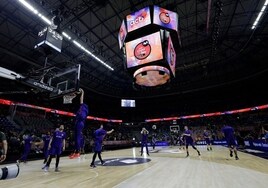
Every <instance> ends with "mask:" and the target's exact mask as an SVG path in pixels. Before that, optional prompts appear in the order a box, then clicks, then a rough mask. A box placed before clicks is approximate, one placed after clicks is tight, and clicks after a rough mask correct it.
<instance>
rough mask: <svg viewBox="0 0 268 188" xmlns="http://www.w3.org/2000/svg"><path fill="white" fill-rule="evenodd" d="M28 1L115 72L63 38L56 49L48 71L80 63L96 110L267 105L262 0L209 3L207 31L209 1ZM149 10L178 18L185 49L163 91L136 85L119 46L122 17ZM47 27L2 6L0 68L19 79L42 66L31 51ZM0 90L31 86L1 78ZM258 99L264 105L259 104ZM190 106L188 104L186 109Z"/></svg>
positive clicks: (10, 5)
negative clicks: (122, 103)
mask: <svg viewBox="0 0 268 188" xmlns="http://www.w3.org/2000/svg"><path fill="white" fill-rule="evenodd" d="M27 2H29V3H31V4H32V5H33V6H34V7H35V8H36V9H38V11H39V12H41V13H42V14H43V15H45V16H46V17H47V18H50V19H51V18H52V17H53V16H55V14H58V15H60V17H61V19H62V21H61V23H60V25H59V29H60V30H62V31H67V32H68V33H69V34H70V35H71V36H72V37H73V38H74V39H76V40H77V41H79V42H80V43H81V44H83V45H84V46H85V47H86V48H87V49H89V50H90V51H92V52H93V54H94V55H96V56H98V57H100V58H101V59H102V60H103V61H104V62H106V63H107V64H108V65H109V66H111V67H112V68H113V70H110V69H108V68H107V67H105V66H103V65H102V64H101V63H99V62H97V61H96V60H94V59H93V58H92V57H91V56H89V55H87V54H85V52H83V51H81V50H80V49H78V48H77V46H75V45H74V44H73V43H71V42H70V41H68V40H66V39H64V41H63V46H62V52H61V53H55V52H53V53H52V54H50V55H49V56H48V63H47V66H56V67H58V68H61V67H62V66H65V67H66V66H70V65H73V64H81V65H82V70H81V81H80V84H81V87H82V88H84V90H85V92H86V93H87V94H88V95H87V97H88V100H91V101H92V100H94V97H92V96H95V98H98V99H99V100H96V101H97V102H96V101H93V102H92V103H96V104H95V106H97V105H100V106H102V105H105V106H106V108H107V109H110V108H111V106H113V105H110V106H109V103H107V101H109V102H111V100H110V99H114V100H120V99H121V98H130V99H136V100H140V106H142V107H143V108H142V109H143V110H144V111H143V112H144V113H143V115H144V116H146V115H147V114H148V115H149V114H150V113H149V112H148V111H150V110H151V111H154V110H155V111H161V110H164V109H166V110H167V111H168V112H169V113H170V112H175V111H185V110H187V109H188V108H189V109H190V108H191V105H193V104H194V103H199V107H200V106H201V107H202V106H203V105H204V106H206V105H208V103H213V104H214V102H215V103H217V101H220V103H221V104H222V105H223V106H224V107H229V106H228V105H227V104H226V103H225V102H226V101H228V102H229V101H230V100H226V99H225V98H226V97H227V98H228V99H230V98H232V101H233V102H238V101H239V100H240V99H241V98H243V99H244V100H243V101H244V102H245V101H246V102H250V101H251V102H252V104H254V105H255V103H260V102H265V100H264V99H263V98H265V97H262V96H265V94H264V93H263V90H264V87H265V85H266V84H265V83H264V80H265V79H267V71H268V64H267V60H266V59H267V56H268V53H267V52H268V51H267V44H268V43H267V34H268V27H267V14H266V12H264V14H263V16H262V18H261V20H260V22H259V24H258V25H257V27H256V29H251V28H252V25H253V23H254V21H255V19H256V17H257V16H258V13H259V11H260V10H261V8H262V6H263V4H264V2H265V0H254V1H252V0H212V4H211V10H210V19H209V27H208V29H207V25H206V22H207V12H208V1H207V0H149V1H145V0H135V1H134V0H128V1H127V0H76V1H71V0H41V1H40V0H29V1H27ZM150 5H158V6H160V7H162V8H166V9H168V10H171V11H175V12H177V13H178V15H179V31H180V37H181V48H179V50H178V53H177V63H176V77H175V78H174V79H172V80H171V82H170V83H168V84H166V85H165V86H163V87H153V88H136V87H134V86H133V78H132V75H130V74H129V73H128V72H127V71H126V69H125V65H124V64H125V58H124V56H123V53H122V51H120V49H119V46H118V38H117V36H118V31H119V28H120V25H121V22H122V19H123V18H125V17H126V16H127V15H128V14H130V13H132V12H134V11H136V10H139V9H141V8H144V7H146V6H150ZM57 11H58V12H57ZM45 26H46V24H45V22H43V21H42V20H41V19H40V18H39V17H38V16H36V15H34V14H33V13H32V12H30V11H29V10H27V9H26V8H25V7H24V6H22V5H21V4H20V3H19V2H18V1H16V0H8V1H2V2H1V4H0V66H1V67H4V68H7V69H10V70H12V71H15V72H17V73H21V74H27V73H29V72H31V71H33V70H38V69H42V68H43V67H44V62H45V56H44V54H42V53H41V52H40V51H38V50H35V49H34V46H35V45H36V42H37V35H38V32H39V31H40V30H42V29H43V28H44V27H45ZM1 89H2V91H10V90H13V91H18V90H23V89H25V90H27V89H29V88H26V87H24V86H20V85H18V84H17V83H16V84H14V83H13V82H10V81H7V80H6V79H1ZM211 96H213V97H212V98H210V97H211ZM215 96H217V97H215ZM219 96H220V97H219ZM253 96H254V99H252V98H253ZM256 96H257V98H261V99H262V100H257V99H256ZM224 97H225V98H224ZM103 98H106V100H103ZM107 99H108V100H107ZM249 99H251V100H249ZM160 101H161V102H160ZM185 101H191V102H190V103H187V104H185ZM200 101H202V102H200ZM208 101H209V102H208ZM211 101H212V102H211ZM213 101H214V102H213ZM114 105H115V104H114ZM171 105H173V106H178V105H180V106H184V107H183V108H182V109H181V108H179V107H176V108H177V109H176V108H175V107H174V108H171V107H169V106H171ZM243 105H244V104H243ZM156 106H159V107H157V108H155V107H156ZM161 106H162V107H163V108H162V107H161ZM164 106H166V107H167V108H164ZM98 108H99V109H98V110H96V111H98V112H101V111H103V108H102V107H98ZM139 110H141V109H139ZM104 111H105V110H104ZM107 113H108V111H107ZM120 113H122V111H120ZM137 116H138V115H137Z"/></svg>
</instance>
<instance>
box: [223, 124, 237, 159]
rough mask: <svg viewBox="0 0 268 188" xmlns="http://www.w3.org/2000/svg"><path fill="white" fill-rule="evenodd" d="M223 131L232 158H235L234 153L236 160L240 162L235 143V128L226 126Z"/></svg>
mask: <svg viewBox="0 0 268 188" xmlns="http://www.w3.org/2000/svg"><path fill="white" fill-rule="evenodd" d="M221 131H222V132H223V134H224V137H225V139H226V141H227V145H228V147H229V150H230V157H233V153H234V154H235V159H236V160H238V159H239V158H238V156H237V148H236V142H235V135H234V128H233V127H231V126H228V125H226V126H224V127H223V128H222V129H221Z"/></svg>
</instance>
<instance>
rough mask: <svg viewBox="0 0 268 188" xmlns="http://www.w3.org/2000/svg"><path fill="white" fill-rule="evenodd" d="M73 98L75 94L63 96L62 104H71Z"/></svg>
mask: <svg viewBox="0 0 268 188" xmlns="http://www.w3.org/2000/svg"><path fill="white" fill-rule="evenodd" d="M75 97H76V94H75V93H71V94H68V95H63V104H71V103H72V101H73V99H74V98H75Z"/></svg>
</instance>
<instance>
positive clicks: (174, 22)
mask: <svg viewBox="0 0 268 188" xmlns="http://www.w3.org/2000/svg"><path fill="white" fill-rule="evenodd" d="M178 19H179V18H178V14H177V13H176V12H172V11H169V10H166V9H163V8H161V7H158V6H154V17H153V23H154V24H157V25H160V26H162V27H165V28H169V29H172V30H175V31H178Z"/></svg>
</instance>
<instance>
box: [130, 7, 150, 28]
mask: <svg viewBox="0 0 268 188" xmlns="http://www.w3.org/2000/svg"><path fill="white" fill-rule="evenodd" d="M149 24H151V16H150V8H149V7H145V8H143V9H141V10H139V11H137V12H134V13H132V14H130V15H128V16H127V30H128V32H131V31H134V30H136V29H139V28H141V27H144V26H146V25H149Z"/></svg>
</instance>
